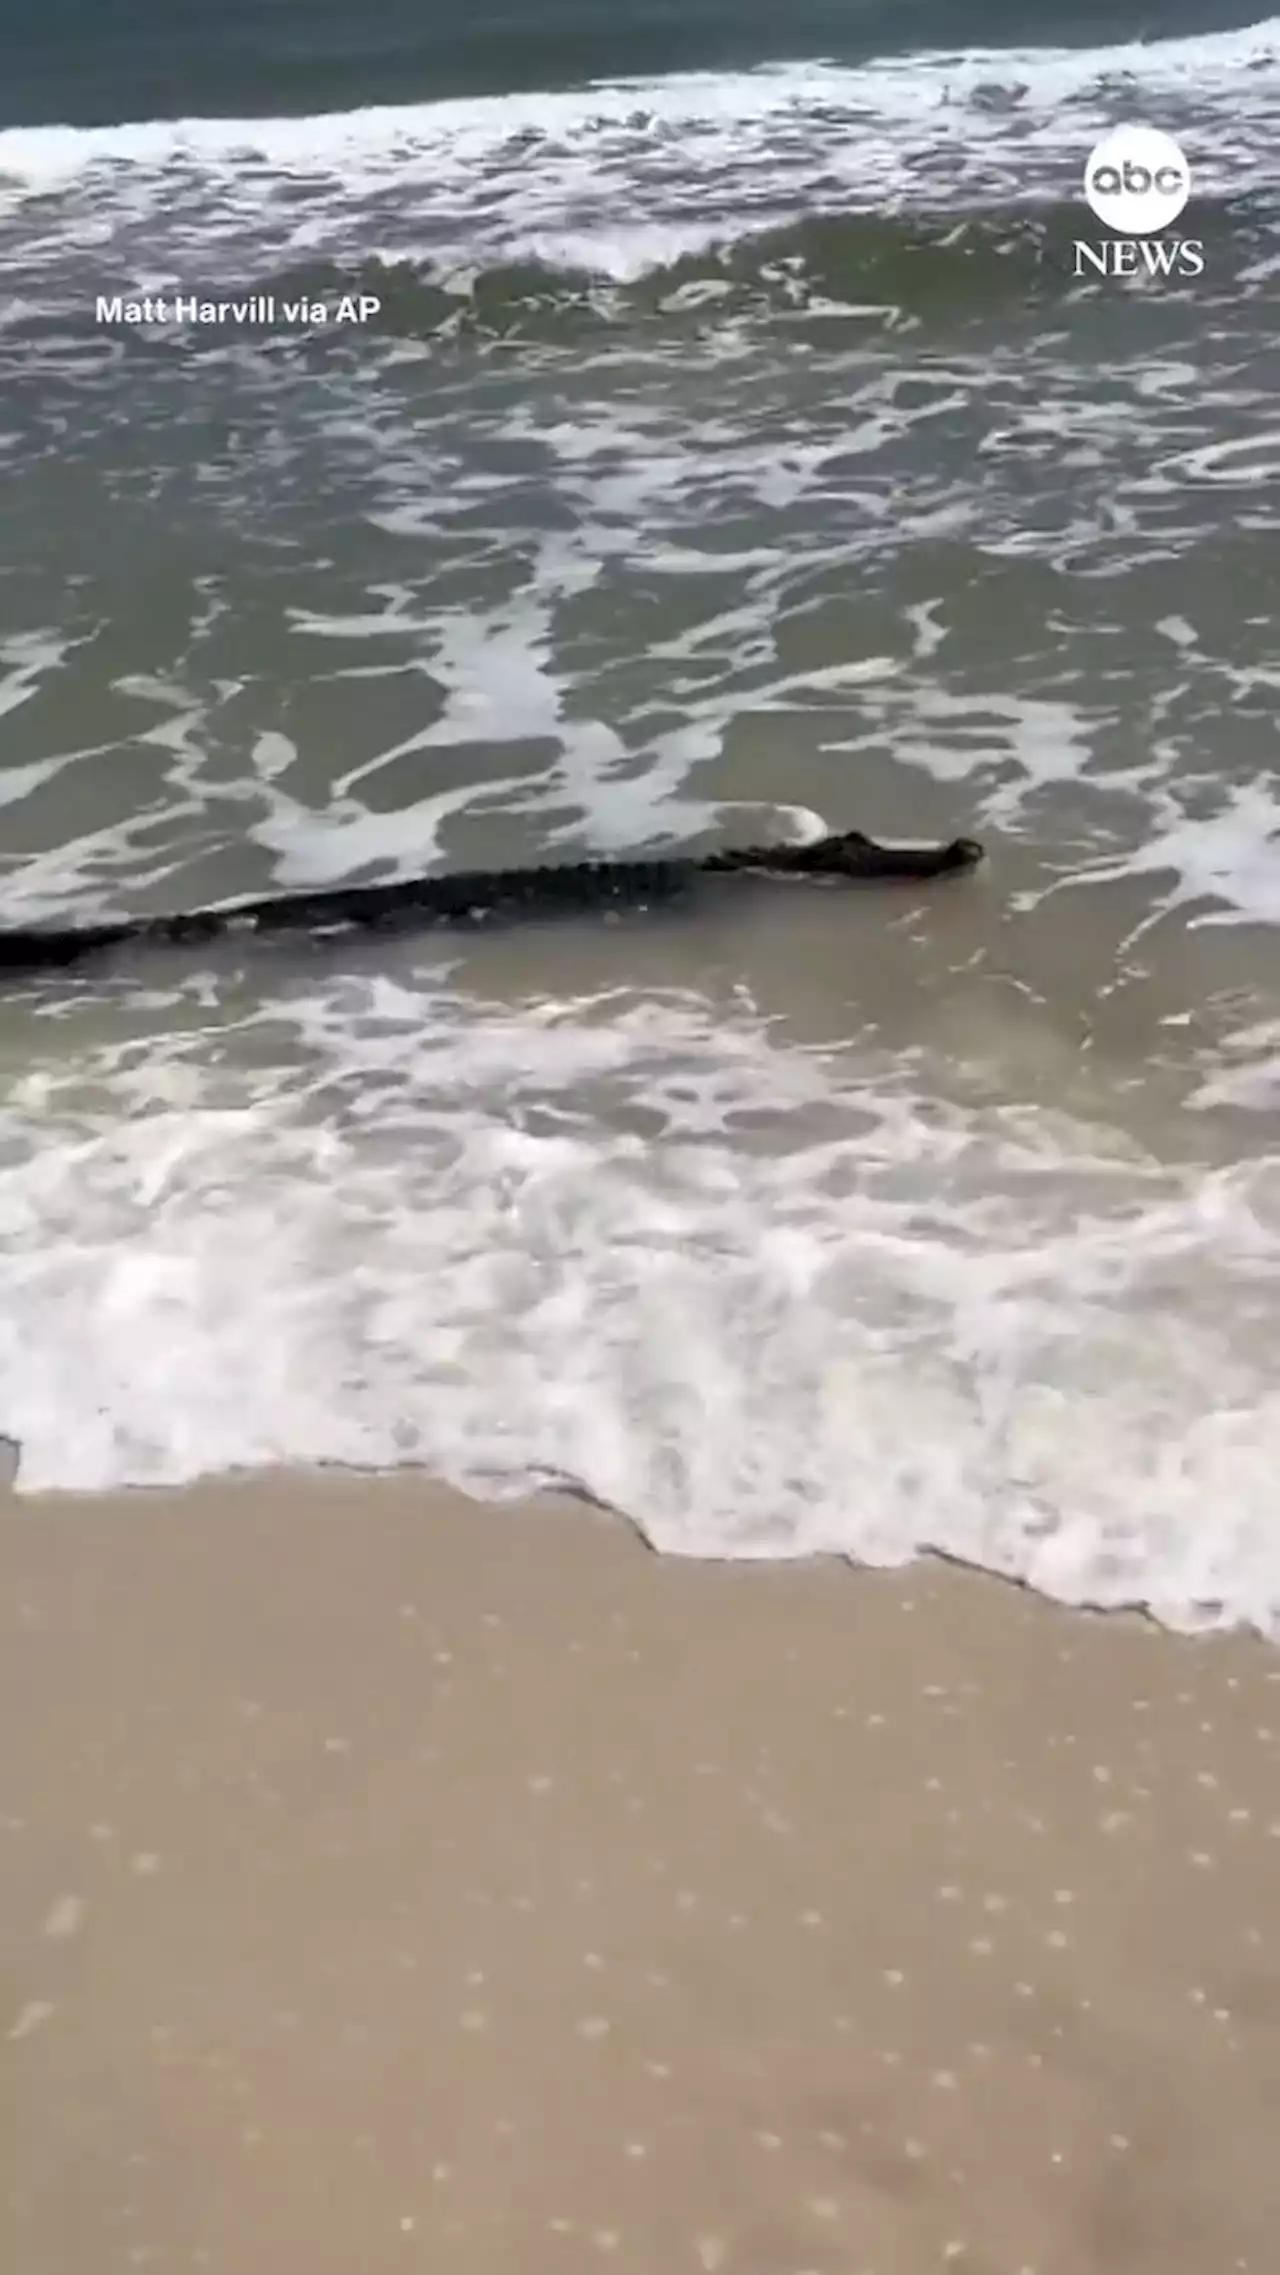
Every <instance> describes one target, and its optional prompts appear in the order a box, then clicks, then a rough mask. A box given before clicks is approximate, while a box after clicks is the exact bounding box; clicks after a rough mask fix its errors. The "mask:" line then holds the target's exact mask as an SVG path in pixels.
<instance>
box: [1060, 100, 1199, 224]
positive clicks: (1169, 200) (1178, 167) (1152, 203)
mask: <svg viewBox="0 0 1280 2275" xmlns="http://www.w3.org/2000/svg"><path fill="white" fill-rule="evenodd" d="M1084 194H1085V199H1086V202H1087V203H1088V205H1089V206H1090V208H1091V210H1092V211H1093V212H1094V213H1096V214H1097V216H1098V219H1099V221H1105V222H1106V224H1107V227H1108V228H1109V229H1118V230H1119V232H1120V234H1121V236H1124V237H1150V236H1151V235H1152V234H1153V233H1154V231H1156V230H1157V229H1167V228H1168V226H1169V223H1170V222H1171V221H1176V220H1177V218H1178V215H1179V214H1180V213H1181V211H1182V208H1183V206H1184V205H1185V204H1186V202H1187V199H1188V198H1189V197H1190V195H1191V168H1190V167H1189V166H1188V164H1187V161H1186V159H1185V158H1184V157H1183V155H1182V152H1181V150H1180V149H1179V148H1178V145H1177V143H1176V142H1175V141H1174V139H1173V136H1172V135H1171V134H1161V132H1160V130H1159V128H1158V127H1154V126H1118V127H1116V128H1115V129H1114V130H1113V132H1112V133H1110V134H1108V135H1106V136H1104V138H1103V140H1102V141H1101V142H1098V143H1095V144H1094V147H1093V149H1092V150H1091V151H1090V152H1089V163H1088V165H1087V166H1086V167H1085V170H1084Z"/></svg>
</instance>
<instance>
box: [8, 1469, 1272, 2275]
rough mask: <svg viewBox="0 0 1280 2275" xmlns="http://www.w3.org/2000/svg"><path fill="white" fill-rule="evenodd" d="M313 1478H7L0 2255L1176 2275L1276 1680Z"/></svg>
mask: <svg viewBox="0 0 1280 2275" xmlns="http://www.w3.org/2000/svg"><path fill="white" fill-rule="evenodd" d="M834 1564H835V1560H830V1561H829V1562H828V1561H824V1562H823V1563H820V1564H818V1563H805V1564H776V1563H771V1564H767V1565H751V1564H732V1565H726V1564H713V1563H706V1562H700V1561H692V1560H689V1561H686V1560H684V1559H675V1558H670V1557H662V1556H658V1555H656V1554H654V1553H653V1552H652V1551H651V1550H649V1549H648V1548H647V1546H646V1544H645V1543H644V1542H643V1540H642V1539H641V1537H640V1536H639V1535H638V1534H636V1533H635V1532H634V1531H633V1530H632V1528H631V1527H630V1525H628V1524H627V1523H626V1522H625V1520H623V1519H621V1518H615V1517H612V1516H609V1515H606V1514H604V1513H600V1512H597V1511H596V1510H594V1509H592V1508H591V1507H589V1506H587V1505H585V1504H581V1503H578V1502H576V1501H573V1502H570V1501H568V1500H561V1499H551V1498H548V1499H546V1500H539V1501H537V1502H529V1503H519V1504H514V1505H500V1506H495V1505H491V1504H476V1503H470V1502H465V1501H463V1500H462V1499H461V1497H460V1496H458V1495H457V1494H454V1493H451V1492H449V1491H446V1490H445V1489H443V1488H441V1487H439V1486H436V1485H434V1484H431V1483H428V1482H426V1481H425V1480H420V1479H418V1478H416V1477H414V1478H407V1477H403V1476H401V1477H398V1478H394V1479H376V1478H371V1477H361V1476H353V1475H351V1474H348V1473H335V1472H327V1473H321V1474H318V1475H315V1476H297V1475H290V1476H282V1477H278V1478H271V1479H267V1480H256V1479H255V1480H245V1481H242V1482H236V1483H234V1484H210V1485H208V1486H202V1487H199V1488H195V1489H192V1490H190V1491H186V1492H182V1493H174V1494H169V1493H150V1492H148V1493H145V1494H144V1493H137V1494H131V1495H122V1496H118V1497H107V1498H98V1497H85V1498H80V1497H65V1498H63V1497H56V1498H55V1497H52V1496H50V1497H41V1498H37V1497H35V1496H24V1497H20V1498H10V1499H8V1500H6V1501H5V1502H3V1504H0V1629H2V1631H3V1634H2V1642H0V1875H2V1877H3V1897H2V1900H0V2051H2V2053H3V2057H4V2058H3V2061H0V2081H2V2082H0V2258H3V2260H4V2263H5V2264H12V2265H13V2266H15V2267H21V2268H22V2269H23V2275H80V2271H81V2270H83V2271H85V2275H88V2271H89V2270H92V2275H113V2271H114V2270H116V2269H120V2270H124V2269H126V2268H134V2267H152V2268H156V2269H160V2270H168V2269H171V2268H172V2269H178V2268H195V2267H200V2268H204V2269H207V2270H212V2271H213V2275H303V2271H304V2270H305V2275H330V2271H332V2275H351V2271H352V2270H354V2269H359V2270H360V2271H361V2275H382V2271H383V2270H384V2269H386V2270H388V2271H390V2270H400V2269H416V2268H424V2269H425V2268H430V2269H432V2270H433V2275H434V2270H436V2269H443V2268H448V2269H449V2270H450V2271H451V2275H452V2271H453V2270H458V2271H460V2275H508V2271H509V2275H544V2271H545V2275H560V2271H565V2270H574V2271H576V2270H579V2269H582V2270H586V2269H594V2268H598V2267H606V2268H612V2269H615V2270H618V2271H619V2275H667V2271H668V2270H671V2271H676V2270H679V2269H682V2268H688V2269H690V2270H691V2271H693V2275H697V2270H699V2269H710V2270H714V2269H717V2268H719V2269H723V2270H724V2275H918V2271H919V2270H922V2269H927V2268H929V2267H933V2266H938V2267H944V2266H945V2267H951V2268H954V2269H958V2270H959V2271H960V2275H1023V2271H1031V2270H1033V2271H1034V2275H1090V2271H1092V2270H1095V2269H1096V2270H1099V2271H1102V2270H1111V2269H1116V2270H1119V2269H1121V2268H1123V2269H1124V2270H1126V2275H1148V2271H1149V2275H1156V2271H1157V2270H1159V2275H1206V2271H1207V2270H1209V2269H1212V2270H1213V2271H1214V2275H1217V2270H1218V2269H1224V2270H1232V2269H1255V2268H1256V2269H1258V2270H1262V2269H1264V2268H1265V2267H1266V2266H1267V2265H1269V2262H1270V2256H1271V2253H1272V2250H1273V2244H1274V2229H1275V2223H1276V2220H1277V2217H1280V2175H1277V2173H1276V2169H1275V2166H1276V2160H1275V2155H1274V2141H1273V2136H1274V2110H1275V2107H1276V2104H1277V2094H1278V2093H1280V2041H1278V2039H1277V2030H1276V2024H1277V2018H1278V2017H1280V1969H1278V1968H1277V1964H1276V1959H1275V1950H1274V1940H1273V1939H1274V1929H1273V1922H1274V1919H1275V1916H1276V1909H1277V1899H1278V1898H1280V1780H1278V1779H1277V1774H1276V1770H1277V1760H1278V1758H1280V1658H1278V1657H1277V1655H1276V1653H1275V1651H1274V1648H1273V1647H1272V1646H1270V1645H1269V1644H1267V1643H1266V1642H1264V1641H1263V1640H1262V1639H1260V1638H1258V1637H1256V1636H1252V1635H1248V1634H1242V1633H1236V1634H1231V1635H1224V1636H1213V1637H1196V1638H1189V1637H1182V1636H1176V1635H1172V1634H1170V1633H1168V1632H1167V1631H1165V1630H1163V1629H1161V1628H1159V1627H1158V1626H1157V1625H1156V1624H1155V1623H1154V1622H1153V1621H1151V1620H1150V1619H1149V1618H1146V1617H1145V1616H1142V1615H1139V1614H1137V1613H1133V1614H1120V1613H1107V1614H1105V1615H1103V1614H1099V1613H1090V1614H1087V1615H1082V1614H1081V1613H1078V1612H1074V1611H1068V1610H1065V1609H1062V1608H1061V1607H1058V1606H1055V1605H1053V1604H1050V1603H1047V1602H1045V1601H1044V1600H1043V1599H1040V1598H1038V1597H1036V1596H1034V1595H1032V1594H1031V1593H1030V1591H1029V1590H1027V1589H1025V1588H1022V1587H1020V1586H1017V1585H1012V1586H1011V1585H1009V1584H1008V1583H1005V1582H1002V1581H1000V1580H998V1579H995V1578H992V1577H989V1576H985V1575H982V1576H980V1575H977V1574H974V1573H971V1572H969V1571H967V1570H966V1569H964V1568H961V1567H956V1566H952V1565H950V1564H949V1563H947V1562H944V1561H943V1560H940V1559H931V1560H930V1561H929V1562H928V1563H927V1564H923V1563H922V1564H918V1565H916V1566H914V1567H911V1568H910V1569H908V1570H906V1571H904V1572H894V1573H880V1572H868V1571H866V1570H858V1569H854V1568H851V1567H848V1566H843V1567H841V1568H840V1569H839V1570H837V1569H834V1568H833V1567H834Z"/></svg>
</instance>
